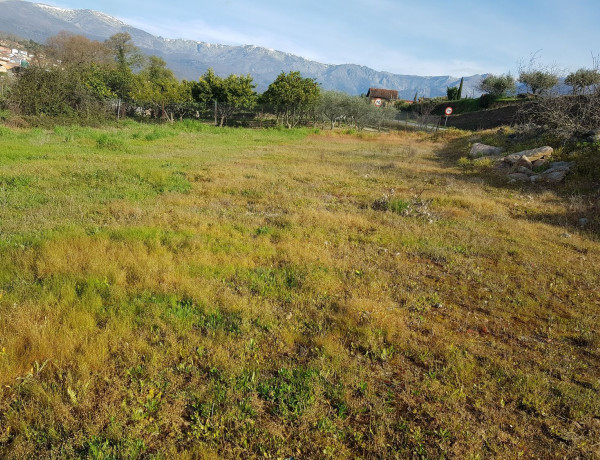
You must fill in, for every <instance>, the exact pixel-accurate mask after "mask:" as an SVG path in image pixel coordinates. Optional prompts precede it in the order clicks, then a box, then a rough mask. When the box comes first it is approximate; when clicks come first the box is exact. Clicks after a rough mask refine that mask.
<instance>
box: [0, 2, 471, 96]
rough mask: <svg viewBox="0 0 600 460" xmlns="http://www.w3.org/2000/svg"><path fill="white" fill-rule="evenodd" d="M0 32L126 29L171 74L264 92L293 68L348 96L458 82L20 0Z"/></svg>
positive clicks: (1, 8) (36, 36)
mask: <svg viewBox="0 0 600 460" xmlns="http://www.w3.org/2000/svg"><path fill="white" fill-rule="evenodd" d="M0 31H1V32H4V33H8V34H14V35H17V36H19V37H22V38H25V39H30V40H34V41H36V42H39V43H44V42H45V41H46V40H47V39H48V37H51V36H53V35H56V34H57V33H59V32H61V31H67V32H70V33H73V34H81V35H85V36H86V37H88V38H90V39H93V40H99V41H104V40H106V39H107V38H108V37H110V36H111V35H114V34H116V33H119V32H127V33H128V34H130V35H131V37H132V41H133V42H134V43H135V44H136V45H137V46H138V47H139V48H140V49H141V50H142V51H143V52H144V53H146V54H150V55H156V56H160V57H162V58H163V59H164V60H165V61H166V62H167V65H168V66H169V68H170V69H171V70H173V72H174V73H175V75H176V76H177V77H179V78H182V79H187V80H196V79H198V77H199V76H200V75H202V74H203V73H204V72H205V71H206V70H207V69H208V68H209V67H212V68H213V69H214V70H215V73H217V74H218V75H221V76H227V75H229V74H232V73H234V74H238V75H239V74H248V73H249V74H251V75H252V77H253V78H254V82H255V83H256V85H257V91H259V92H262V91H264V90H265V89H266V88H267V87H268V85H269V83H271V82H272V81H273V80H274V79H275V77H276V76H277V75H278V74H279V73H281V72H282V71H284V72H289V71H291V70H298V71H300V73H301V74H302V76H304V77H311V78H314V79H316V81H318V82H319V83H320V84H321V85H322V88H323V89H326V90H337V91H343V92H346V93H349V94H363V93H366V92H367V90H368V89H369V88H370V87H377V88H387V89H395V90H398V93H399V98H401V99H408V100H412V99H413V98H414V96H415V94H416V93H418V95H419V97H422V96H423V97H435V96H442V95H445V94H446V88H447V87H448V86H458V84H459V82H460V77H452V76H432V77H423V76H416V75H397V74H393V73H389V72H380V71H376V70H373V69H371V68H369V67H365V66H360V65H356V64H343V65H332V64H323V63H320V62H316V61H311V60H308V59H305V58H303V57H300V56H295V55H293V54H289V53H285V52H282V51H276V50H272V49H268V48H263V47H259V46H253V45H243V46H229V45H219V44H212V43H206V42H201V41H193V40H183V39H170V38H163V37H156V36H154V35H152V34H150V33H148V32H145V31H143V30H140V29H138V28H135V27H133V26H131V25H128V24H126V23H124V22H123V21H120V20H119V19H116V18H114V17H111V16H109V15H106V14H104V13H101V12H98V11H92V10H69V9H64V8H57V7H54V6H48V5H44V4H40V3H31V2H27V1H24V0H0ZM481 78H482V76H481V75H473V76H465V77H464V87H463V95H475V96H478V95H479V94H480V91H479V90H477V85H478V84H479V82H480V81H481Z"/></svg>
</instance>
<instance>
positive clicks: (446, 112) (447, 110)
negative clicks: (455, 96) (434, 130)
mask: <svg viewBox="0 0 600 460" xmlns="http://www.w3.org/2000/svg"><path fill="white" fill-rule="evenodd" d="M444 113H445V114H446V121H444V127H445V126H446V123H448V116H449V115H452V107H446V110H444Z"/></svg>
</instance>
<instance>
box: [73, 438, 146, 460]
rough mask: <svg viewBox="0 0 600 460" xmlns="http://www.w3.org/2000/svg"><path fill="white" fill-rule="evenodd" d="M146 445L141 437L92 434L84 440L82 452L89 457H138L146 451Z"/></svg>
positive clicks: (97, 458)
mask: <svg viewBox="0 0 600 460" xmlns="http://www.w3.org/2000/svg"><path fill="white" fill-rule="evenodd" d="M146 450H147V447H146V444H145V443H144V441H142V440H141V439H129V438H125V439H120V440H114V439H107V438H105V437H103V436H93V437H92V438H91V439H90V440H89V441H87V442H86V446H85V451H84V452H83V454H84V455H86V456H87V457H89V458H92V459H96V460H108V459H117V458H139V457H141V456H142V454H144V452H146Z"/></svg>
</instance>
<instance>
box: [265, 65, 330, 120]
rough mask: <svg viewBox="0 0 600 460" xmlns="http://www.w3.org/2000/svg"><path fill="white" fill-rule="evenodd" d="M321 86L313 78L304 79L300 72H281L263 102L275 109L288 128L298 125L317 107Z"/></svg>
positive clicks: (266, 92) (270, 86)
mask: <svg viewBox="0 0 600 460" xmlns="http://www.w3.org/2000/svg"><path fill="white" fill-rule="evenodd" d="M319 95H320V88H319V84H318V83H317V82H316V81H315V80H314V79H312V78H302V76H301V75H300V72H297V71H296V72H290V73H288V74H286V73H285V72H281V73H280V74H279V75H278V76H277V78H276V79H275V81H274V82H273V83H271V84H270V85H269V88H268V89H267V91H265V93H263V95H262V100H263V101H264V102H266V103H269V104H272V105H273V106H274V107H275V111H276V113H277V118H278V120H279V117H280V116H281V118H282V121H283V123H284V124H285V126H287V127H288V128H292V127H293V126H296V125H298V123H300V121H302V120H303V119H304V118H305V117H306V115H307V114H308V113H309V112H310V111H311V110H312V109H314V108H315V107H316V105H317V103H318V101H319Z"/></svg>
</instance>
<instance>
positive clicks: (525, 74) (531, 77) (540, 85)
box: [519, 70, 559, 95]
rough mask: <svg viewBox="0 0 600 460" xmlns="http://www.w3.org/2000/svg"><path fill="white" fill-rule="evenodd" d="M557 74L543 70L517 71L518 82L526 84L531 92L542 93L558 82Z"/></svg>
mask: <svg viewBox="0 0 600 460" xmlns="http://www.w3.org/2000/svg"><path fill="white" fill-rule="evenodd" d="M558 81H559V78H558V75H556V74H555V73H552V72H550V71H545V70H529V71H521V72H520V73H519V82H520V83H523V84H524V85H525V86H527V90H528V91H531V94H534V95H536V94H543V93H546V92H548V91H550V90H551V89H552V88H554V87H555V86H556V85H557V84H558Z"/></svg>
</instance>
